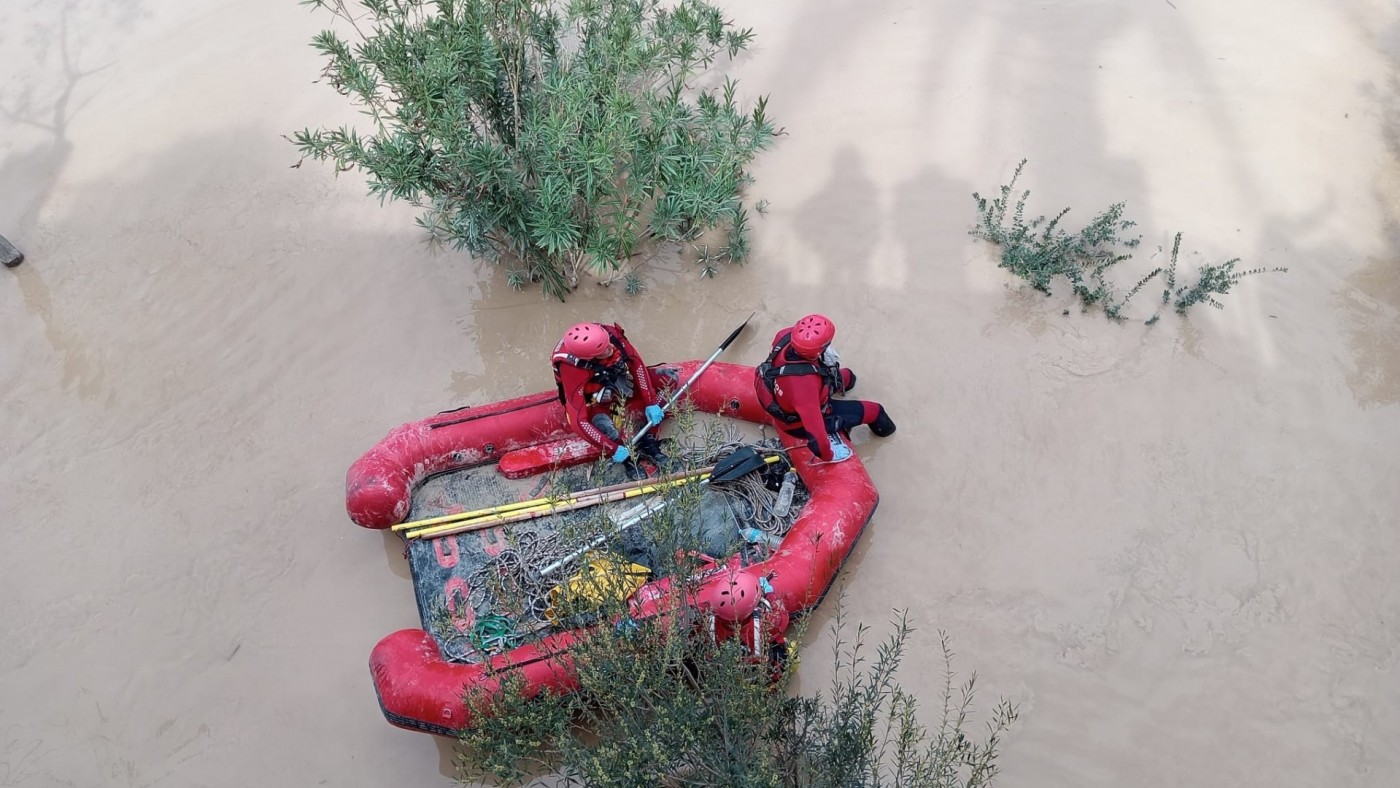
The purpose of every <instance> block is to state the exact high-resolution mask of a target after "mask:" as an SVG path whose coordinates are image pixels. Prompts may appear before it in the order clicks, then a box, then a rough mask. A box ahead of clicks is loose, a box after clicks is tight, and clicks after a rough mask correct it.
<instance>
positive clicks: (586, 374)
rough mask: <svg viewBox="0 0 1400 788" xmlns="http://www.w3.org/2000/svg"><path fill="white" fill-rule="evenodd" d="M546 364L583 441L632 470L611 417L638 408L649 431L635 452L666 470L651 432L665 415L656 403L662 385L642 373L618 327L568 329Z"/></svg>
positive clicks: (638, 356) (641, 365)
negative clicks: (630, 408) (629, 408)
mask: <svg viewBox="0 0 1400 788" xmlns="http://www.w3.org/2000/svg"><path fill="white" fill-rule="evenodd" d="M550 361H551V363H552V364H553V365H554V382H555V384H556V385H557V386H558V388H559V401H560V402H562V403H563V404H564V411H565V413H566V414H567V415H568V419H569V425H570V426H571V427H573V428H574V431H575V432H577V433H578V434H579V435H581V436H582V437H583V439H584V440H586V441H588V442H589V443H591V444H593V445H594V446H597V447H598V448H599V449H602V451H603V455H604V456H605V457H610V458H611V459H612V461H613V462H614V463H627V467H628V470H629V472H630V471H632V470H634V466H633V465H632V460H633V459H634V458H633V457H632V452H631V450H630V449H628V448H627V446H626V445H624V442H623V438H622V434H621V433H620V432H619V431H618V427H617V424H616V423H614V421H613V416H614V415H615V414H616V415H618V416H621V415H623V414H625V413H626V410H627V408H628V406H629V405H630V406H631V407H632V408H633V409H637V408H640V409H641V410H642V412H643V413H644V414H645V416H646V420H647V423H649V424H651V425H652V430H653V431H650V432H648V433H647V434H646V435H643V436H642V438H641V440H639V441H638V442H637V449H638V450H640V452H641V453H642V454H643V455H645V456H647V457H649V458H650V459H651V461H652V462H653V463H655V464H656V466H657V467H658V468H664V467H667V466H669V464H670V459H669V458H668V457H667V456H666V455H665V454H663V453H662V451H661V442H660V441H659V440H658V439H657V437H656V434H655V432H654V430H655V429H656V425H658V424H660V423H661V419H662V418H663V416H664V415H665V414H664V413H663V412H662V409H661V405H660V401H659V398H658V392H659V391H660V389H661V385H660V381H658V380H657V379H656V378H655V377H654V374H655V373H653V372H652V371H651V370H648V369H647V368H646V364H644V363H643V362H642V356H641V354H640V353H638V352H637V348H635V347H633V346H632V343H631V342H629V341H627V337H626V335H625V334H623V333H622V327H621V326H618V325H611V326H605V325H603V324H601V323H579V324H578V325H575V326H572V327H571V328H569V330H567V331H565V332H564V336H563V338H562V339H560V340H559V344H558V345H556V346H555V347H554V354H553V356H552V357H551V359H550Z"/></svg>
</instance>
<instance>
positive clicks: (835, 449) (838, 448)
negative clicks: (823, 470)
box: [827, 435, 851, 462]
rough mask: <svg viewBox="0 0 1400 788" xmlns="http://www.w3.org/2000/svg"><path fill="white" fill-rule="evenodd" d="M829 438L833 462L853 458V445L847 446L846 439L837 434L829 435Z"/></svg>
mask: <svg viewBox="0 0 1400 788" xmlns="http://www.w3.org/2000/svg"><path fill="white" fill-rule="evenodd" d="M827 439H828V440H829V441H830V442H831V461H832V462H841V461H842V460H849V459H850V458H851V447H849V446H847V445H846V442H845V441H843V440H841V439H840V438H838V437H836V436H835V435H828V436H827Z"/></svg>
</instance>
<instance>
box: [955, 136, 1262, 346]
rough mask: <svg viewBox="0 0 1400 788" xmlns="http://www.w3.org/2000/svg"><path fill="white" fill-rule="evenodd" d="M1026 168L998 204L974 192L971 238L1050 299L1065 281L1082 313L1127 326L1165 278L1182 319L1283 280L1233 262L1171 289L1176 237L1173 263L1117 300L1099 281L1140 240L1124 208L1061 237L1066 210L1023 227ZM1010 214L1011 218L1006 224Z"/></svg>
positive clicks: (1168, 299)
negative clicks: (1144, 293)
mask: <svg viewBox="0 0 1400 788" xmlns="http://www.w3.org/2000/svg"><path fill="white" fill-rule="evenodd" d="M1025 166H1026V160H1025V159H1022V160H1021V162H1020V164H1017V165H1016V171H1015V172H1014V173H1013V174H1012V176H1011V182H1010V183H1008V184H1006V185H1004V186H1002V187H1001V189H1000V196H998V197H995V198H992V199H990V200H988V199H986V198H984V197H983V196H982V195H981V194H978V193H976V192H973V194H972V198H973V199H974V200H975V201H976V202H977V211H978V213H979V214H981V222H980V223H979V224H977V225H976V226H975V227H973V229H972V230H971V231H970V233H971V234H972V235H973V236H976V237H978V238H981V239H983V240H985V241H990V242H991V243H994V244H997V245H998V246H1000V247H1001V261H1000V263H998V265H1000V266H1001V267H1002V268H1005V269H1006V270H1008V271H1010V272H1012V273H1013V274H1016V275H1017V276H1019V277H1021V278H1022V279H1024V280H1025V281H1026V283H1027V284H1029V285H1030V286H1031V287H1033V288H1035V289H1036V290H1039V291H1040V292H1042V293H1045V294H1046V295H1050V286H1051V284H1052V283H1053V282H1054V281H1055V280H1056V279H1058V278H1061V277H1063V278H1064V279H1065V280H1067V281H1068V282H1069V284H1070V288H1071V290H1072V291H1073V292H1074V295H1075V296H1076V297H1077V298H1078V299H1079V301H1080V304H1081V306H1082V308H1083V309H1084V311H1088V309H1089V308H1090V307H1093V306H1096V305H1097V306H1099V307H1102V308H1103V311H1104V314H1105V315H1106V316H1107V317H1109V318H1110V319H1112V320H1125V319H1126V317H1125V316H1124V314H1123V310H1124V308H1125V307H1126V306H1127V305H1128V302H1129V301H1130V300H1132V298H1133V296H1135V295H1137V294H1138V292H1139V291H1141V290H1142V288H1143V287H1145V286H1147V284H1148V283H1150V282H1151V281H1153V280H1154V279H1156V278H1157V277H1158V276H1163V275H1165V277H1166V286H1165V290H1164V291H1163V293H1162V303H1163V304H1164V305H1165V304H1168V303H1170V304H1171V305H1172V306H1173V308H1174V309H1175V310H1176V312H1177V313H1178V314H1180V315H1185V314H1186V312H1187V310H1189V309H1190V308H1191V307H1192V306H1195V305H1196V304H1199V303H1208V304H1210V305H1211V306H1214V307H1216V308H1217V309H1223V308H1224V307H1223V305H1222V304H1221V303H1220V302H1219V301H1218V300H1216V298H1215V296H1220V295H1225V294H1226V293H1228V292H1230V288H1231V287H1233V286H1234V284H1235V283H1236V282H1238V281H1239V280H1240V279H1243V278H1244V277H1246V276H1252V275H1254V274H1259V273H1265V272H1286V271H1287V270H1288V269H1287V268H1267V269H1266V268H1254V269H1250V270H1248V271H1236V270H1235V264H1236V263H1238V262H1239V258H1234V259H1232V260H1227V261H1225V262H1224V263H1220V264H1216V265H1206V266H1203V267H1202V268H1201V269H1200V271H1198V272H1197V278H1196V282H1195V283H1194V284H1191V285H1180V286H1178V285H1177V282H1176V266H1177V256H1178V253H1179V251H1180V248H1181V235H1182V234H1181V233H1177V234H1176V237H1175V239H1174V240H1173V243H1172V252H1171V261H1170V262H1169V263H1168V265H1167V266H1165V267H1159V268H1155V269H1153V270H1152V271H1149V272H1148V273H1147V274H1146V275H1145V276H1143V277H1142V278H1141V279H1139V280H1138V281H1137V283H1136V284H1134V285H1133V287H1131V288H1130V289H1129V290H1128V291H1127V292H1126V293H1120V291H1119V290H1118V288H1117V287H1115V286H1114V284H1113V282H1112V281H1111V280H1110V279H1108V278H1106V277H1105V274H1106V273H1107V272H1108V271H1109V269H1110V268H1112V267H1113V266H1115V265H1118V264H1119V263H1122V262H1124V261H1126V260H1129V259H1131V258H1132V252H1131V251H1128V250H1132V249H1136V248H1137V247H1138V244H1139V243H1141V241H1142V237H1141V236H1139V235H1135V234H1133V233H1132V228H1133V227H1135V226H1137V225H1136V223H1135V222H1133V221H1130V220H1128V219H1124V218H1123V211H1124V208H1125V207H1126V206H1125V204H1124V203H1121V202H1119V203H1114V204H1112V205H1110V206H1109V207H1108V208H1107V209H1105V210H1104V211H1103V212H1102V213H1100V214H1098V215H1097V216H1095V217H1094V218H1093V219H1091V220H1090V221H1089V223H1088V224H1087V225H1085V226H1084V227H1083V229H1081V230H1079V231H1078V232H1070V231H1069V230H1066V229H1065V228H1064V227H1063V226H1062V224H1061V222H1062V220H1063V219H1064V218H1065V215H1066V214H1068V213H1069V211H1070V209H1069V208H1065V209H1064V210H1062V211H1060V212H1059V213H1058V214H1056V215H1055V218H1053V219H1048V220H1047V219H1046V217H1045V216H1037V217H1036V218H1034V219H1031V220H1029V221H1027V220H1026V218H1025V212H1026V201H1027V200H1028V199H1029V198H1030V194H1031V193H1030V191H1029V190H1026V191H1023V192H1021V193H1020V194H1019V195H1016V197H1015V200H1014V202H1013V198H1012V195H1013V192H1014V190H1015V188H1016V181H1017V180H1018V179H1019V178H1020V177H1021V170H1022V169H1024V168H1025ZM1008 212H1009V214H1010V215H1009V216H1008ZM1159 317H1160V312H1159V313H1157V314H1153V315H1152V317H1150V318H1148V319H1147V321H1146V322H1147V324H1148V325H1151V324H1153V323H1155V322H1157V320H1158V318H1159Z"/></svg>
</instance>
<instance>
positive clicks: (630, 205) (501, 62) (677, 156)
mask: <svg viewBox="0 0 1400 788" xmlns="http://www.w3.org/2000/svg"><path fill="white" fill-rule="evenodd" d="M302 2H303V4H306V5H311V6H315V7H317V8H322V9H326V10H329V11H331V12H332V13H334V14H335V15H336V16H337V17H340V18H341V19H342V20H343V22H344V26H345V28H346V29H347V30H349V31H352V33H353V35H354V37H355V38H356V39H358V43H355V44H354V45H352V44H350V43H348V42H347V41H346V40H345V39H343V38H341V36H340V35H338V34H337V33H334V32H331V31H326V32H323V33H321V34H320V35H318V36H316V38H315V39H314V41H313V45H314V46H315V48H316V49H317V50H318V51H320V52H321V53H322V54H323V55H325V57H326V58H327V61H328V62H327V65H326V68H325V70H324V72H323V74H324V77H325V78H326V79H327V80H328V81H329V82H330V84H331V85H332V87H334V88H335V89H336V90H337V91H338V92H339V93H341V94H342V95H344V96H346V97H348V98H350V99H351V101H352V102H354V103H355V104H357V105H359V106H360V107H361V108H362V110H363V112H364V114H365V115H367V116H368V117H369V118H370V120H371V121H372V126H371V127H370V128H369V129H368V130H366V131H361V130H357V129H354V128H348V127H342V128H339V129H330V128H320V129H316V130H314V131H313V130H311V129H306V130H304V131H300V132H297V133H296V134H295V136H294V140H293V141H294V142H295V143H296V145H297V147H298V148H299V149H300V150H301V152H302V155H303V156H310V157H312V158H315V159H318V160H325V159H330V160H332V161H334V162H335V164H336V167H337V172H340V171H345V170H350V169H359V170H361V171H363V172H365V173H367V175H368V177H369V189H370V193H371V194H373V195H378V196H379V197H380V199H381V200H382V199H384V198H393V199H398V200H405V201H407V202H409V203H411V204H413V205H415V206H418V207H420V208H423V209H424V210H423V213H422V214H421V216H420V217H419V219H418V222H419V224H420V225H421V226H422V227H424V228H425V229H426V230H427V231H428V232H429V233H430V237H431V238H433V239H435V240H439V241H446V242H449V243H451V244H453V245H454V246H455V247H456V248H458V249H467V250H469V251H471V252H472V253H473V254H479V255H484V256H486V257H489V258H491V259H495V260H498V261H502V260H504V261H506V262H507V264H508V265H509V266H510V269H509V279H510V282H511V284H512V286H515V287H523V286H524V285H525V284H526V283H529V282H536V283H539V284H540V286H541V287H542V288H543V289H544V291H545V292H546V293H548V294H549V295H551V296H554V297H557V298H559V299H561V300H562V299H563V298H564V297H565V296H566V295H567V294H568V293H570V292H571V291H572V290H574V289H575V288H577V287H578V284H579V277H580V275H581V274H583V273H584V272H588V273H591V274H593V275H595V276H598V277H600V278H602V279H603V280H604V281H605V282H612V281H613V280H615V279H618V278H622V279H623V280H624V281H625V282H626V285H627V289H628V291H629V292H640V291H641V290H642V285H641V282H640V280H639V279H638V278H637V277H636V274H635V268H636V265H635V263H634V262H633V258H634V256H637V255H639V254H641V253H643V252H644V251H647V249H648V248H650V246H649V244H651V243H653V242H693V241H695V240H696V239H698V238H699V237H700V235H701V234H702V233H704V232H705V231H707V230H710V229H712V228H717V227H723V228H726V231H727V232H726V235H727V240H726V242H725V243H723V244H722V245H720V249H719V251H718V252H714V253H711V252H708V247H707V253H706V254H705V255H704V256H703V258H702V266H703V269H702V274H705V275H712V274H714V273H715V271H716V267H715V263H716V262H736V263H740V262H743V257H744V250H745V249H746V237H745V233H746V210H745V207H744V204H743V199H742V190H743V188H744V187H745V185H746V184H747V183H748V182H749V176H748V174H747V172H746V169H745V168H746V167H747V166H748V164H749V162H750V161H751V160H752V159H753V157H754V156H755V155H756V154H757V153H758V151H760V150H762V149H763V148H765V147H767V146H768V145H769V144H770V143H771V142H772V140H773V138H774V137H776V136H777V135H778V134H780V133H781V132H780V131H778V130H776V129H775V128H774V126H773V124H772V122H771V121H770V120H769V118H768V116H767V112H766V107H767V101H766V98H760V99H758V101H757V102H756V103H755V104H754V105H753V106H752V107H748V106H743V105H741V102H740V101H739V100H738V98H737V95H736V83H735V82H734V81H732V80H726V81H725V82H724V83H723V85H722V86H721V87H718V88H704V89H702V88H698V87H696V86H695V82H696V80H697V78H698V77H700V76H702V75H704V74H706V72H707V71H709V69H710V67H711V66H712V65H713V64H714V63H715V61H716V60H717V59H718V58H720V57H721V56H728V57H730V58H733V57H734V56H735V55H737V54H738V53H739V52H740V51H742V50H744V49H746V48H747V47H748V45H749V43H750V41H751V40H752V38H753V33H752V31H751V30H748V29H741V28H737V27H735V26H734V25H733V24H732V23H731V22H728V21H726V20H725V19H724V17H723V16H722V14H721V12H720V10H719V9H718V8H716V7H715V6H712V5H710V4H709V3H706V2H702V1H701V0H680V2H666V3H663V2H661V0H570V1H569V2H564V1H563V0H363V1H362V2H361V3H360V4H359V5H361V6H363V10H361V9H359V8H357V9H355V10H354V11H352V10H351V9H350V8H349V7H348V6H347V3H346V2H345V0H302Z"/></svg>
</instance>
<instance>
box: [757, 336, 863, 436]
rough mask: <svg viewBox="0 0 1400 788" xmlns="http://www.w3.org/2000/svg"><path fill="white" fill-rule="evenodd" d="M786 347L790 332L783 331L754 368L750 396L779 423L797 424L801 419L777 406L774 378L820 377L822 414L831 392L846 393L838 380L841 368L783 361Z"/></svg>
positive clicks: (776, 380)
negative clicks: (754, 397) (762, 359)
mask: <svg viewBox="0 0 1400 788" xmlns="http://www.w3.org/2000/svg"><path fill="white" fill-rule="evenodd" d="M790 344H792V329H788V330H786V331H784V332H783V333H782V334H781V335H780V336H779V337H778V342H777V344H775V345H773V350H772V351H771V352H770V353H769V354H768V358H767V359H765V360H764V362H763V363H762V364H759V365H758V369H756V370H755V375H754V381H755V386H754V393H755V394H756V395H758V402H759V404H761V405H762V406H763V409H764V410H766V411H768V415H770V416H772V417H773V418H774V419H776V420H777V421H778V422H779V423H781V424H797V423H798V422H800V421H802V419H801V417H800V416H798V415H797V414H796V413H790V412H788V411H786V410H783V407H782V406H781V405H779V404H778V391H777V387H778V378H782V377H788V376H790V375H820V376H821V378H822V384H823V388H825V389H827V391H826V392H825V393H824V396H823V397H822V410H823V411H825V410H826V408H827V402H826V399H827V398H828V397H830V395H831V394H832V393H836V394H841V393H843V392H844V391H845V390H846V388H845V386H844V385H843V383H842V380H841V367H840V365H838V364H827V363H825V362H820V363H813V362H811V361H807V360H805V359H804V360H802V361H786V360H784V359H783V358H782V357H783V356H784V355H785V354H786V353H785V351H787V348H788V345H790ZM780 362H781V363H780Z"/></svg>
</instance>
